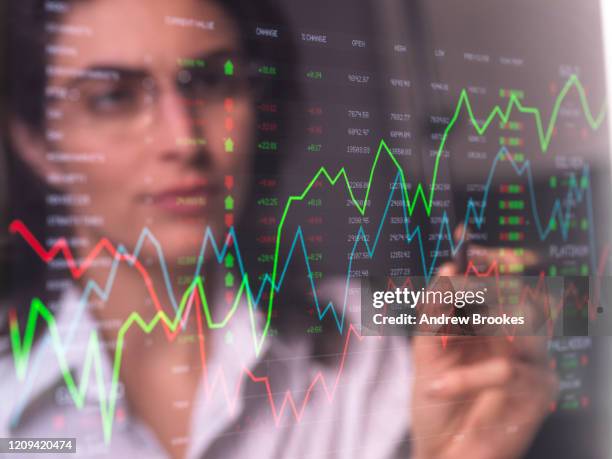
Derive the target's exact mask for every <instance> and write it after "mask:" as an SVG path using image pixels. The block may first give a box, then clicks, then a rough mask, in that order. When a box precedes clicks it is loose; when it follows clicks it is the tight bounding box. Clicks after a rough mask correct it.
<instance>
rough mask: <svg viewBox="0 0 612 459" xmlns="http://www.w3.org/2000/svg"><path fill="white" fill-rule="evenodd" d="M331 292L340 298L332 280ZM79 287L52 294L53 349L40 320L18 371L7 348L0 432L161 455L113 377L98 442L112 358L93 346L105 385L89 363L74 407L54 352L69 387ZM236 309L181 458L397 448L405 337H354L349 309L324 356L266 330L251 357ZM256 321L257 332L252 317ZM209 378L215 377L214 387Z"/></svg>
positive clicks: (78, 362) (403, 436) (84, 319)
mask: <svg viewBox="0 0 612 459" xmlns="http://www.w3.org/2000/svg"><path fill="white" fill-rule="evenodd" d="M333 289H334V291H335V292H337V293H338V294H340V295H341V294H343V286H342V285H338V286H337V287H333ZM79 295H80V293H79V292H78V291H76V290H71V291H69V292H67V294H65V295H64V296H63V299H62V301H61V308H60V310H59V312H58V314H57V317H56V324H57V329H58V331H59V336H60V337H61V339H62V345H61V349H60V350H59V351H58V347H57V346H54V345H52V344H51V343H52V340H51V339H50V338H49V333H48V332H47V331H46V330H47V327H46V324H45V322H44V321H43V320H42V319H40V318H39V322H38V327H44V329H45V333H44V335H43V336H41V337H40V338H39V340H38V341H37V344H36V345H35V347H34V348H33V350H32V353H31V356H30V360H29V363H28V369H27V373H26V375H25V378H24V379H22V380H19V379H18V378H17V374H16V371H15V364H14V362H13V359H12V356H11V355H9V356H7V357H6V358H2V359H0V375H2V378H1V379H0V401H1V403H0V437H76V439H77V454H76V456H77V457H113V458H131V457H137V456H141V457H147V458H156V457H160V458H161V457H166V454H165V451H164V450H163V449H162V447H161V446H160V444H159V443H158V441H157V439H156V438H155V436H154V435H153V433H152V431H151V430H150V429H149V428H148V427H147V426H146V425H145V424H144V423H143V422H141V421H139V419H137V418H136V417H135V416H133V415H132V414H131V413H130V412H129V410H128V407H127V403H126V401H125V400H124V398H123V391H122V390H121V385H119V391H118V397H117V401H116V410H115V415H114V418H113V419H112V435H111V437H110V443H105V441H104V434H103V421H102V416H101V409H100V397H101V396H103V397H104V398H103V400H104V399H108V393H109V387H110V385H111V384H110V381H111V374H112V362H111V360H110V358H109V356H108V353H107V352H105V351H104V350H102V352H100V353H99V356H100V363H101V365H100V367H101V370H102V372H101V373H102V380H103V385H104V390H102V391H101V390H100V387H99V386H98V382H97V378H96V376H95V375H96V372H95V371H92V372H91V373H90V378H89V381H88V384H87V391H86V396H85V401H84V405H83V406H82V407H81V408H77V407H76V406H75V403H74V401H73V399H72V397H71V396H70V394H69V392H68V390H67V389H66V383H65V381H64V377H63V375H62V372H61V370H60V367H59V364H58V352H63V353H64V354H65V358H66V362H67V365H68V366H69V367H70V368H71V369H72V371H71V374H72V375H73V377H74V379H75V382H76V385H77V387H79V384H80V382H81V381H80V378H82V377H85V376H84V375H83V369H84V365H85V360H86V353H87V345H88V342H89V339H90V336H91V334H92V332H94V331H95V330H96V329H97V324H96V322H95V321H94V319H93V318H92V317H91V315H90V314H89V313H88V312H87V311H86V310H84V308H83V306H82V303H81V302H80V297H79ZM335 304H341V302H340V303H335ZM247 307H248V306H247V305H246V303H245V304H241V305H240V306H239V308H238V310H237V312H236V314H235V316H234V317H233V318H232V320H231V321H230V322H229V324H228V326H227V333H226V334H225V335H223V334H217V335H216V336H224V338H223V340H222V341H223V342H219V343H216V345H215V344H214V343H213V346H214V349H215V352H214V353H213V355H212V356H211V358H210V361H208V362H207V364H206V365H207V368H208V372H207V375H208V377H207V378H206V379H207V380H208V381H205V378H204V376H203V377H202V378H201V382H200V384H199V388H198V391H197V396H196V399H195V401H194V406H193V409H192V413H193V414H192V420H191V433H190V435H189V436H188V437H187V438H185V439H183V440H182V441H185V442H186V443H187V445H188V446H187V451H188V453H187V457H188V458H223V459H232V458H250V457H257V458H352V459H353V458H362V457H363V458H368V459H374V458H394V457H399V456H398V455H399V454H402V455H405V454H407V453H406V451H407V440H408V430H409V404H410V393H411V387H412V378H411V375H412V373H411V363H410V352H409V343H408V341H407V340H406V339H403V338H377V337H361V336H360V335H359V334H358V333H357V331H356V330H358V329H359V327H358V324H359V315H358V313H356V311H355V310H354V309H351V308H348V310H347V319H346V326H345V327H344V332H343V334H342V336H340V337H339V340H338V343H339V346H338V347H339V348H338V349H337V351H336V352H337V354H334V355H333V356H331V358H329V359H327V360H326V361H325V362H322V361H320V360H319V359H316V358H314V357H313V356H312V355H311V353H312V351H311V348H310V346H311V343H312V340H309V339H308V338H306V337H305V338H304V339H298V340H292V341H291V342H287V341H283V340H281V339H280V338H278V337H275V336H269V337H267V338H266V341H265V344H264V345H263V348H262V349H261V352H260V354H259V356H256V355H255V351H254V345H253V337H252V330H251V323H250V319H249V313H248V310H247ZM351 323H352V324H357V325H356V328H355V327H353V326H351V325H350V324H351ZM258 324H259V330H260V331H261V320H260V321H259V322H258ZM71 330H72V331H74V334H73V336H72V337H71V336H70V331H71ZM22 338H23V337H22ZM69 338H71V340H70V343H67V341H68V339H69ZM219 374H222V375H223V377H224V380H223V381H221V380H219V379H217V382H216V384H215V383H214V380H215V376H216V375H219ZM145 383H146V381H143V384H145ZM169 390H171V389H170V388H169ZM7 457H15V456H14V455H11V456H8V455H7ZM28 457H36V455H28ZM40 457H50V456H49V455H41V456H40ZM62 457H63V456H62ZM65 457H74V455H66V456H65ZM402 457H405V456H402Z"/></svg>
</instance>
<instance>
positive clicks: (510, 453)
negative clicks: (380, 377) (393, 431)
mask: <svg viewBox="0 0 612 459" xmlns="http://www.w3.org/2000/svg"><path fill="white" fill-rule="evenodd" d="M490 252H492V251H490ZM481 253H483V251H482V250H481ZM489 255H490V253H489ZM501 261H502V262H506V260H501ZM459 274H460V273H457V268H456V266H455V265H453V264H451V263H449V264H446V265H444V266H443V267H442V268H441V270H440V274H439V275H440V276H453V275H459ZM546 344H547V340H546V338H544V337H531V336H529V337H526V336H523V337H515V338H514V339H512V340H510V339H508V338H506V337H503V336H489V337H487V336H474V337H468V336H456V337H449V338H448V341H447V342H446V346H444V347H443V345H442V341H441V338H440V337H433V336H418V337H415V338H414V340H413V353H414V355H413V357H414V364H415V384H414V390H413V400H412V425H413V428H412V433H413V456H414V457H415V458H416V459H438V458H439V459H463V458H470V459H514V458H520V457H521V456H522V455H523V454H524V453H525V451H526V450H527V448H528V447H529V445H530V443H531V441H532V439H533V437H534V435H535V434H536V432H537V431H538V428H539V426H540V424H541V423H542V421H543V419H544V417H545V416H546V415H547V413H549V411H550V406H551V402H552V401H553V400H554V399H555V398H556V394H557V386H558V382H557V376H556V374H555V373H554V371H553V370H551V367H550V365H549V358H548V354H547V347H546Z"/></svg>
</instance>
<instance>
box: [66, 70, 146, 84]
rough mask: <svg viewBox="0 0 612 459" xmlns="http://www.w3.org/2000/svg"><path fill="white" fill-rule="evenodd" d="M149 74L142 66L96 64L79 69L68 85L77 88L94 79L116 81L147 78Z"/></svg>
mask: <svg viewBox="0 0 612 459" xmlns="http://www.w3.org/2000/svg"><path fill="white" fill-rule="evenodd" d="M148 75H149V72H147V71H146V70H145V69H140V68H130V67H121V66H113V65H94V66H90V67H87V68H85V69H83V70H81V71H79V72H78V74H77V75H75V76H73V77H72V78H71V79H69V80H68V82H67V83H66V86H68V87H70V88H76V87H78V86H80V85H81V84H83V83H86V82H88V81H92V80H98V81H112V82H115V81H120V80H123V79H136V78H145V77H147V76H148Z"/></svg>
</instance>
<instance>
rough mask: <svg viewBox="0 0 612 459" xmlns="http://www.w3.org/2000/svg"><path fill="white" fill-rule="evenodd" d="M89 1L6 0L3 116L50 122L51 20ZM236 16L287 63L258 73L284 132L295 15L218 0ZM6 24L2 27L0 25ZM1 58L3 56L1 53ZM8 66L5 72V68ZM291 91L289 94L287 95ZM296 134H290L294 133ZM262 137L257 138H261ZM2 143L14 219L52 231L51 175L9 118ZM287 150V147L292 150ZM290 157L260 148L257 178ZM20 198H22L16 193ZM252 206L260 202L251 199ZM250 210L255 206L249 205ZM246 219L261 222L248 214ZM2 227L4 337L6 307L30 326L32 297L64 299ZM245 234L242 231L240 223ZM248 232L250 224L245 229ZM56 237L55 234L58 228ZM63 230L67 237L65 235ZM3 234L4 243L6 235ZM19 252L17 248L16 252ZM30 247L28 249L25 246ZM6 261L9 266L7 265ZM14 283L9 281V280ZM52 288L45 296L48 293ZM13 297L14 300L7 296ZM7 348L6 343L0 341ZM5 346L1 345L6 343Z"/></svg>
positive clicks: (247, 32) (247, 1) (256, 49)
mask: <svg viewBox="0 0 612 459" xmlns="http://www.w3.org/2000/svg"><path fill="white" fill-rule="evenodd" d="M86 1H88V0H67V1H64V2H49V1H45V0H8V2H6V3H5V9H6V14H4V15H3V16H2V17H4V18H5V23H4V24H3V25H4V26H5V27H4V28H5V29H6V30H5V31H4V35H5V40H3V43H4V44H5V46H4V48H3V49H2V51H3V54H5V57H4V59H3V61H2V62H3V63H4V65H3V66H2V67H4V69H5V72H4V74H5V81H4V84H3V85H2V87H1V90H2V91H1V93H2V94H1V96H0V101H4V102H5V104H4V108H5V111H4V116H3V117H2V118H0V119H4V120H6V119H16V120H19V121H21V122H23V123H24V124H25V125H27V126H28V127H29V128H30V129H31V130H32V132H38V133H41V135H42V133H43V130H44V128H45V86H46V71H45V68H46V65H47V53H46V50H45V46H46V45H47V42H48V35H47V33H46V30H45V24H47V22H48V21H50V20H53V19H54V18H56V20H58V21H60V20H61V14H62V13H61V12H58V11H57V9H60V10H61V9H65V8H69V7H70V5H71V4H72V3H76V2H86ZM214 1H216V2H217V3H218V4H220V5H221V6H222V7H223V8H224V10H225V11H226V12H227V13H228V14H229V15H230V16H231V17H232V18H233V19H234V20H235V21H236V23H237V25H238V30H239V31H240V32H241V39H242V45H243V49H244V51H245V55H246V57H247V58H248V59H249V60H253V61H255V62H270V61H274V62H281V63H282V68H283V69H284V73H283V74H282V75H280V77H279V78H278V79H270V78H269V77H266V76H263V75H262V76H259V77H257V78H260V79H261V81H259V83H260V86H261V88H262V92H261V97H260V99H261V100H265V101H278V102H283V103H278V112H277V113H276V116H277V117H278V121H279V122H280V123H285V124H286V125H285V126H284V131H285V132H289V131H290V130H291V128H292V126H291V124H290V120H291V117H290V116H289V109H288V107H287V105H286V103H284V101H286V100H287V99H290V98H292V99H294V101H299V100H300V97H299V88H298V87H297V85H296V81H297V79H296V78H295V76H294V72H295V69H296V67H297V66H296V62H295V59H296V52H295V48H294V43H293V39H292V36H291V34H290V32H289V27H288V22H287V21H286V19H285V17H284V15H283V12H282V10H281V9H280V8H279V6H278V5H277V4H276V2H275V1H274V0H257V1H255V0H214ZM255 24H257V25H259V26H262V25H269V26H271V27H274V28H276V29H278V30H280V31H281V35H282V36H281V39H279V40H273V41H272V40H270V41H262V40H260V39H256V36H255V27H254V25H255ZM0 31H1V30H0ZM0 57H2V56H0ZM0 73H1V72H0ZM288 96H290V97H288ZM288 137H290V136H288ZM257 142H258V141H257ZM2 143H3V146H2V148H0V154H1V153H2V149H4V151H5V152H6V162H7V170H8V171H10V172H9V174H8V177H7V181H8V190H7V191H8V198H9V199H8V200H7V207H8V208H7V211H6V212H3V214H4V215H7V216H8V221H12V220H14V219H20V220H24V221H25V222H26V223H27V225H28V227H29V228H30V230H31V231H32V232H33V233H34V235H36V236H37V237H39V238H40V237H42V236H43V235H44V236H45V237H49V236H50V234H49V230H48V228H47V227H46V216H47V209H46V204H45V196H46V195H47V194H48V193H50V192H52V189H51V188H50V187H49V185H48V184H46V183H44V181H42V180H40V179H39V178H38V177H36V176H35V174H34V172H33V171H32V170H31V169H30V167H28V166H27V165H26V164H25V163H24V162H23V160H21V158H20V155H17V154H14V153H15V151H14V148H13V145H11V142H10V135H9V132H8V123H7V122H3V123H2ZM285 151H286V150H285ZM282 159H283V157H279V156H274V155H269V154H268V155H265V154H261V153H257V154H256V156H255V170H254V175H255V177H258V176H271V175H276V174H278V173H279V171H280V167H281V163H282ZM16 197H17V198H18V200H16V199H15V198H16ZM248 207H249V208H250V211H253V207H254V206H248ZM247 212H249V211H248V210H247ZM241 220H242V221H254V219H253V218H252V217H249V216H248V215H244V216H243V218H242V219H241ZM3 226H4V227H3V228H1V229H0V235H2V236H4V238H5V239H8V240H9V242H10V244H8V247H9V250H8V251H6V252H8V254H7V255H6V259H4V260H0V273H2V271H3V270H4V269H6V271H7V273H6V274H7V275H3V276H0V278H3V279H4V282H6V285H2V284H0V298H3V301H2V304H0V336H5V335H6V333H7V330H6V325H7V321H6V313H7V311H8V309H9V308H11V307H14V308H15V309H16V311H17V317H18V318H19V319H20V324H21V325H22V326H23V324H24V322H25V320H24V319H25V316H26V315H27V313H28V311H29V302H30V301H31V297H32V296H34V295H36V296H41V297H42V298H43V300H45V302H46V303H48V304H49V305H51V307H53V302H54V300H56V299H57V298H53V297H51V296H50V294H49V293H48V292H46V289H45V288H44V285H45V282H46V281H47V280H48V279H49V270H48V269H47V267H46V266H45V264H44V263H43V262H42V261H40V260H39V259H38V258H37V257H36V256H35V255H34V254H33V253H32V251H29V250H24V247H25V246H24V243H23V242H21V241H19V240H17V239H16V238H15V236H10V235H8V234H7V228H6V225H3ZM238 232H239V234H240V233H241V231H240V230H238ZM242 233H244V231H242ZM51 236H52V235H51ZM62 236H66V235H65V234H64V235H62ZM2 239H3V238H2V237H1V236H0V243H1V241H2ZM251 247H252V245H251V244H248V243H247V244H241V249H243V253H245V252H246V253H245V259H248V258H249V252H250V251H252V250H249V249H250V248H251ZM17 252H18V255H17ZM24 252H26V253H24ZM3 265H4V266H3ZM9 286H10V287H9ZM45 295H46V296H45ZM7 299H9V300H10V301H7ZM0 348H1V346H0ZM0 350H1V349H0Z"/></svg>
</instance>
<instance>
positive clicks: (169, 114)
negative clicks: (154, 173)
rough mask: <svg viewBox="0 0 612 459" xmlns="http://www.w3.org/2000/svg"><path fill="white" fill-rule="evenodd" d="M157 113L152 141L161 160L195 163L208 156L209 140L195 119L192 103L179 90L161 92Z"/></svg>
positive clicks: (172, 88)
mask: <svg viewBox="0 0 612 459" xmlns="http://www.w3.org/2000/svg"><path fill="white" fill-rule="evenodd" d="M158 110H159V112H158V115H157V116H158V120H157V123H156V125H155V126H156V128H155V132H154V133H153V139H154V142H155V147H156V150H157V151H158V152H159V153H160V155H161V157H162V159H165V160H173V159H180V158H183V159H193V158H194V157H199V156H204V155H206V148H205V144H206V139H204V138H203V134H202V129H201V127H199V126H198V124H197V122H196V121H195V119H194V116H193V108H192V105H191V101H190V100H188V99H186V98H185V97H184V96H183V95H182V94H181V92H180V91H179V89H178V88H176V87H170V88H167V90H165V91H161V94H160V96H159V100H158ZM199 159H200V160H201V159H203V158H199Z"/></svg>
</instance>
